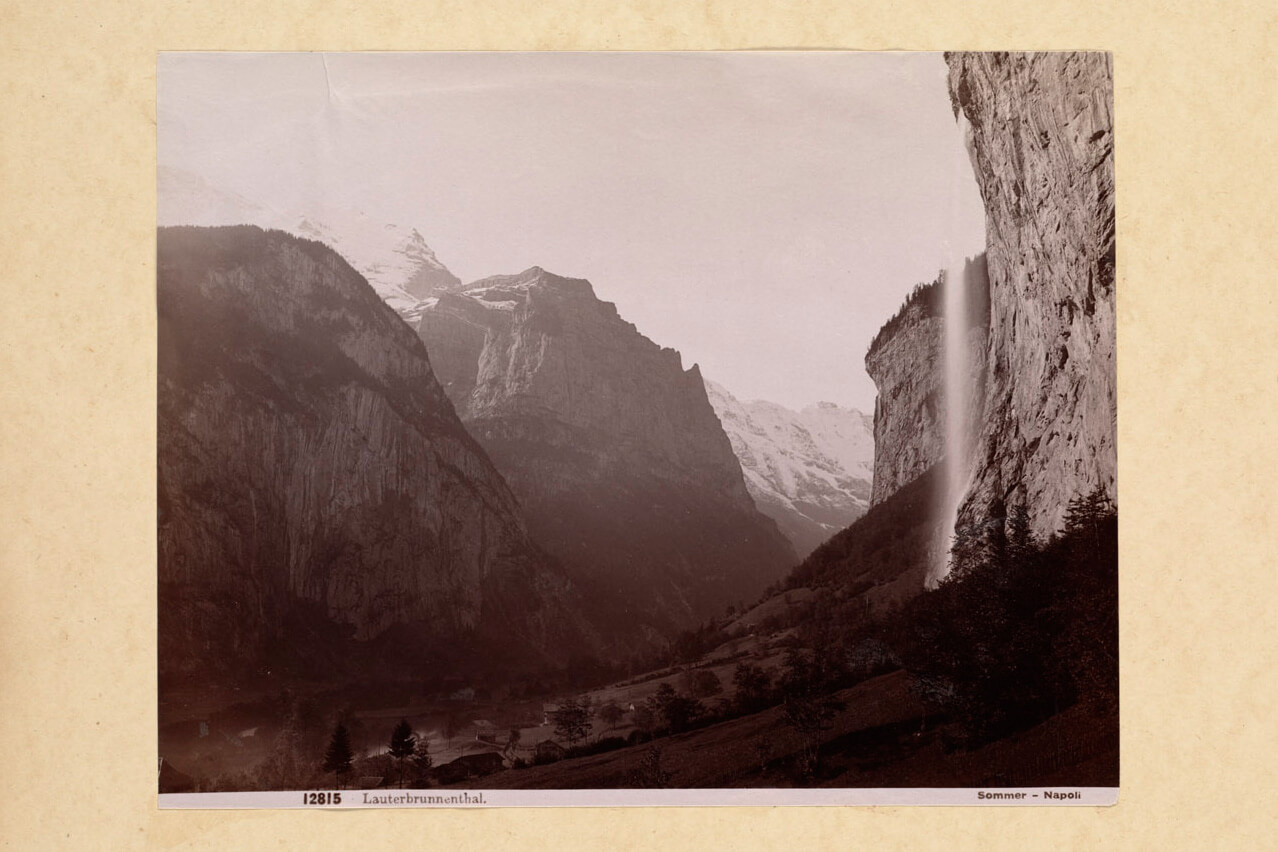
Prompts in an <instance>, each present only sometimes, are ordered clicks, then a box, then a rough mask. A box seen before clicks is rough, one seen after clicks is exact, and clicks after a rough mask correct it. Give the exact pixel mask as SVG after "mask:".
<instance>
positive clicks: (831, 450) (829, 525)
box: [706, 381, 874, 558]
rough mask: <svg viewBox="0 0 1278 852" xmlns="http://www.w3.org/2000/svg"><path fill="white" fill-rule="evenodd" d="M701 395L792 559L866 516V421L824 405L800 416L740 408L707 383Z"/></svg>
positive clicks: (759, 404)
mask: <svg viewBox="0 0 1278 852" xmlns="http://www.w3.org/2000/svg"><path fill="white" fill-rule="evenodd" d="M706 393H707V394H708V395H709V397H710V405H711V406H712V407H713V408H714V411H715V414H717V415H718V416H719V422H720V423H722V424H723V430H724V431H725V432H726V433H727V435H728V440H729V441H731V442H732V451H733V452H734V453H736V456H737V459H738V460H739V461H740V462H741V469H742V471H743V472H744V473H745V482H746V488H747V489H748V490H749V492H750V496H751V497H753V498H754V503H755V505H756V506H758V507H759V511H760V512H763V514H765V515H767V516H768V517H770V518H772V519H773V520H774V521H776V522H777V526H778V527H779V528H780V529H781V532H782V533H783V534H784V535H785V536H786V538H788V539H789V540H790V543H791V544H792V545H794V549H795V552H796V553H797V555H798V556H799V558H803V557H805V556H807V555H808V554H809V553H811V552H812V551H813V550H814V549H815V548H816V547H817V545H819V544H821V543H822V542H823V541H825V540H826V539H828V538H829V537H830V536H832V535H834V534H835V533H837V532H838V531H840V530H842V529H843V528H844V527H846V526H847V525H848V524H850V523H852V522H853V521H855V520H856V519H857V518H859V517H861V516H862V515H864V514H865V510H866V509H867V508H868V507H869V501H870V481H871V477H872V475H873V474H872V471H873V466H874V436H873V434H872V433H871V427H872V420H871V418H869V417H866V416H865V415H864V414H862V413H861V412H859V411H856V410H854V409H851V408H843V407H841V406H838V405H835V404H834V403H830V402H819V403H817V404H816V405H810V406H808V407H806V408H804V409H803V410H802V411H792V410H790V409H788V408H786V407H784V406H781V405H777V404H776V403H774V402H766V401H762V400H755V401H753V402H742V401H740V400H738V399H737V398H736V397H734V396H733V395H732V394H731V393H729V392H728V391H727V389H726V388H724V387H722V386H720V385H717V384H715V383H714V382H711V381H707V382H706Z"/></svg>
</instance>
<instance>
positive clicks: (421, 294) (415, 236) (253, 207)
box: [158, 167, 461, 320]
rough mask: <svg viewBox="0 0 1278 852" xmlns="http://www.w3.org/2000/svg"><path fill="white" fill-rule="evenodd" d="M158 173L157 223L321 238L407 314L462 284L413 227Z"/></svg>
mask: <svg viewBox="0 0 1278 852" xmlns="http://www.w3.org/2000/svg"><path fill="white" fill-rule="evenodd" d="M158 180H159V184H158V189H159V211H158V212H159V224H160V225H257V226H259V227H262V228H274V229H276V230H280V231H286V232H288V233H291V234H295V235H296V236H299V237H305V238H306V239H310V240H317V241H319V242H322V243H324V244H325V245H328V246H329V247H331V248H333V249H335V250H336V251H337V252H338V253H339V254H340V255H342V257H344V258H346V261H347V262H348V263H350V265H351V266H352V267H354V269H355V270H356V271H357V272H359V273H360V274H361V275H363V276H364V278H366V279H367V280H368V283H369V284H371V285H372V286H373V289H374V290H376V291H377V293H378V294H379V295H380V296H381V297H382V299H383V300H384V301H385V302H386V303H387V304H388V305H390V306H391V307H392V308H394V309H395V310H397V311H398V312H399V313H400V314H401V315H402V316H404V317H405V319H410V320H411V319H413V318H415V316H416V315H417V314H419V313H420V311H421V303H422V300H423V299H428V298H432V297H434V296H437V295H438V294H439V293H441V292H446V291H452V290H456V289H458V288H460V287H461V281H460V280H458V278H457V276H455V275H453V274H452V273H451V272H449V271H448V268H447V267H445V266H444V264H442V263H440V261H439V258H437V257H436V256H435V252H434V251H433V250H432V249H431V247H430V246H429V245H427V244H426V240H425V238H424V237H423V236H422V235H421V232H420V231H418V230H417V229H416V228H414V227H404V226H402V225H397V224H388V223H385V222H381V221H378V220H377V219H375V218H374V217H372V216H369V215H368V214H366V213H364V212H363V211H357V210H349V209H345V208H341V207H337V206H333V205H326V204H319V205H316V206H314V207H313V208H310V209H307V210H305V211H299V212H289V211H282V210H277V209H274V208H272V207H268V206H267V205H264V204H260V203H258V202H256V201H253V200H250V199H248V198H245V197H244V196H242V195H239V194H237V193H234V192H228V191H226V190H223V189H219V188H217V187H215V186H213V185H211V184H210V183H208V182H207V181H206V180H204V179H203V178H201V177H199V176H198V175H194V174H191V173H190V172H185V171H182V170H180V169H173V168H166V167H161V168H160V169H159V173H158Z"/></svg>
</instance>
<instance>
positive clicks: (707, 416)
mask: <svg viewBox="0 0 1278 852" xmlns="http://www.w3.org/2000/svg"><path fill="white" fill-rule="evenodd" d="M419 333H420V335H421V338H422V340H423V341H425V343H426V348H427V350H428V351H429V352H430V357H431V363H432V365H433V367H434V369H435V374H436V375H437V376H438V377H439V380H440V383H441V385H442V386H443V388H444V390H445V392H447V394H448V395H449V397H450V398H451V399H452V401H453V404H454V405H455V406H456V408H457V412H458V414H459V415H460V416H461V418H462V422H463V423H465V424H466V428H467V429H469V430H470V432H471V434H472V435H474V436H475V438H476V439H477V440H478V441H479V443H480V444H482V445H483V447H484V449H485V450H487V452H488V454H489V456H490V457H491V458H492V460H493V463H494V464H496V466H497V469H498V470H500V471H501V472H502V475H503V476H505V478H506V480H507V481H508V482H509V483H510V486H511V488H512V489H513V490H514V492H515V495H516V496H517V497H518V498H519V501H520V503H521V505H522V506H523V507H524V510H525V512H526V513H527V517H528V525H529V530H530V532H531V533H532V535H533V537H534V539H535V540H537V541H538V542H539V543H540V544H541V545H542V546H543V547H545V548H546V549H547V550H548V551H550V552H551V553H552V554H554V555H555V556H558V557H559V558H560V559H561V560H562V562H563V563H564V566H565V569H566V570H567V571H568V572H569V574H570V576H571V577H572V579H573V580H574V582H576V583H577V584H578V585H580V586H581V587H582V589H583V593H584V594H586V595H588V596H590V595H593V596H594V597H595V598H596V599H598V600H599V601H601V602H602V603H601V605H602V606H603V607H604V608H605V609H608V610H609V611H611V612H613V613H614V614H615V619H614V622H615V623H616V624H618V625H622V624H630V625H634V626H637V627H639V629H640V630H641V631H642V632H649V633H655V634H657V635H664V636H666V637H670V636H672V635H673V633H674V632H675V631H677V630H679V629H683V628H687V627H691V626H693V625H695V624H697V623H699V622H701V621H702V620H704V619H706V618H708V617H711V616H713V615H717V614H719V613H720V612H722V611H723V608H724V607H725V606H726V605H728V604H735V603H739V602H741V601H744V600H749V599H751V598H753V597H754V596H756V595H758V594H759V593H760V592H761V591H762V590H763V589H764V587H766V586H767V585H768V584H769V583H772V582H774V581H776V580H778V579H780V578H781V577H782V576H783V575H784V574H785V572H786V571H787V570H788V569H789V568H790V567H791V566H792V565H793V564H794V562H795V554H794V551H793V549H792V548H791V546H790V543H789V542H788V541H787V540H786V538H785V537H784V536H783V535H782V534H781V533H780V532H779V530H778V529H777V526H776V524H775V523H774V522H773V521H772V520H771V519H769V518H768V517H766V516H765V515H763V514H761V513H760V512H759V510H758V509H757V508H756V505H755V502H754V501H753V500H752V499H751V497H750V494H749V492H748V491H747V488H746V483H745V479H744V476H743V474H742V467H741V464H740V462H739V461H738V459H737V457H736V456H735V455H734V454H733V448H732V445H731V443H730V442H729V440H728V437H727V436H726V435H725V433H724V430H723V428H722V426H721V425H720V423H719V419H718V418H717V417H716V415H715V412H714V409H713V408H711V406H710V402H709V401H708V399H707V396H706V388H705V385H704V383H703V381H702V378H701V373H700V371H699V369H698V368H697V366H696V365H693V366H692V367H689V368H688V369H686V370H685V369H684V367H683V364H682V360H681V358H680V355H679V353H678V352H676V351H675V350H673V349H669V348H663V347H661V346H658V345H657V344H656V343H654V342H652V341H651V340H649V339H648V338H646V337H644V336H643V335H642V334H640V333H639V331H638V329H636V328H635V326H634V325H633V324H631V323H629V322H626V321H625V320H624V319H622V318H621V317H620V315H619V314H618V313H617V309H616V307H615V306H614V305H613V304H611V303H609V302H603V301H600V300H599V299H598V298H597V297H596V296H595V293H594V289H593V287H592V286H591V284H590V282H588V281H585V280H583V279H578V278H565V277H563V276H559V275H554V274H552V273H550V272H547V271H545V270H544V269H540V268H537V267H533V268H531V269H528V270H525V271H524V272H521V273H519V274H517V275H503V276H497V277H494V278H488V279H484V280H482V281H477V282H475V283H474V284H471V285H469V286H468V287H466V288H465V289H464V290H462V291H461V292H455V293H442V294H441V295H439V296H438V297H434V298H431V299H429V300H427V302H426V305H425V307H424V309H423V311H422V313H421V321H420V325H419Z"/></svg>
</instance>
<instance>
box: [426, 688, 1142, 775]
mask: <svg viewBox="0 0 1278 852" xmlns="http://www.w3.org/2000/svg"><path fill="white" fill-rule="evenodd" d="M837 696H838V698H840V699H841V700H842V701H843V702H844V705H845V709H844V710H842V711H841V712H839V713H838V714H837V715H836V716H835V717H834V718H833V719H832V721H831V723H830V727H829V728H828V729H827V730H825V731H823V732H821V734H820V735H819V737H820V752H819V753H820V760H819V763H818V766H817V769H816V772H815V774H814V776H813V777H811V778H807V779H803V778H800V777H798V774H797V772H796V769H795V767H796V765H797V762H798V753H799V752H800V750H801V748H802V741H801V739H800V737H799V735H798V734H797V733H796V732H795V731H794V730H793V729H792V728H790V727H788V726H787V725H786V724H785V723H784V721H783V719H782V711H781V709H780V708H777V707H773V708H770V709H768V710H765V711H762V712H760V713H756V714H753V715H750V716H745V717H742V718H739V719H732V720H729V721H726V722H720V723H718V724H715V725H710V726H708V727H705V728H702V729H699V730H694V731H689V732H686V733H682V734H676V735H672V736H668V737H662V738H659V739H656V740H653V741H652V742H650V743H645V744H640V745H635V746H630V747H627V748H623V749H618V750H616V751H611V752H606V753H603V754H597V755H591V756H588V757H580V758H572V759H567V760H562V761H559V762H557V763H553V764H548V765H542V766H533V767H529V768H526V769H512V770H505V771H502V772H499V773H496V774H493V775H490V776H487V777H484V778H476V779H472V780H470V781H469V782H465V783H459V784H456V785H451V786H455V787H458V788H467V789H607V788H618V787H633V786H641V785H642V784H643V783H644V781H645V778H646V773H650V768H651V766H652V757H651V755H652V750H653V749H654V748H655V749H657V750H659V754H660V757H659V765H660V770H661V772H663V773H666V774H667V775H668V777H667V778H666V779H665V783H664V786H667V787H672V788H725V787H727V788H730V787H765V788H766V787H793V786H820V787H857V788H873V787H978V786H982V787H986V786H1038V785H1043V786H1065V785H1072V786H1116V785H1117V784H1118V731H1117V729H1116V728H1111V727H1110V726H1106V725H1104V724H1098V720H1096V719H1095V718H1092V717H1090V716H1089V715H1088V714H1087V712H1086V711H1084V710H1082V709H1081V708H1072V709H1070V710H1068V711H1066V712H1064V713H1061V714H1058V715H1057V716H1054V717H1052V718H1051V719H1048V720H1047V721H1045V722H1043V723H1042V724H1040V725H1038V726H1036V727H1034V728H1031V729H1029V730H1027V731H1024V732H1022V733H1020V734H1016V735H1013V736H1010V737H1007V738H1004V739H1002V740H998V741H995V742H993V743H990V744H987V745H985V746H983V747H981V748H979V749H975V750H973V751H963V750H960V749H953V748H950V747H949V746H948V745H947V742H946V740H947V726H946V725H944V724H939V725H937V724H934V723H935V722H937V721H939V720H928V719H926V718H925V717H924V711H923V707H922V705H921V704H920V703H919V701H918V699H917V698H915V697H914V696H913V695H912V694H911V692H910V689H909V676H908V675H907V674H906V673H905V672H900V671H898V672H893V673H890V674H887V675H883V676H881V677H877V678H873V679H871V680H868V681H866V682H864V683H861V684H858V685H857V686H855V687H852V688H851V689H846V690H842V691H841V692H839V693H838V694H837Z"/></svg>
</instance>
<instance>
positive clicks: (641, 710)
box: [630, 702, 657, 733]
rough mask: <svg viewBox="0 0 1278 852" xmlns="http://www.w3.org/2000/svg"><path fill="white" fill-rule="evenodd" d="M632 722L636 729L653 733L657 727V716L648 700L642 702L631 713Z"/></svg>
mask: <svg viewBox="0 0 1278 852" xmlns="http://www.w3.org/2000/svg"><path fill="white" fill-rule="evenodd" d="M630 724H632V725H634V726H635V729H636V730H639V731H643V732H644V733H651V732H652V730H653V729H654V728H656V727H657V716H656V714H655V713H654V712H653V710H652V707H651V706H649V704H648V703H647V702H644V703H642V704H640V705H639V706H638V707H636V708H635V709H634V710H633V711H632V712H631V714H630Z"/></svg>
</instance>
